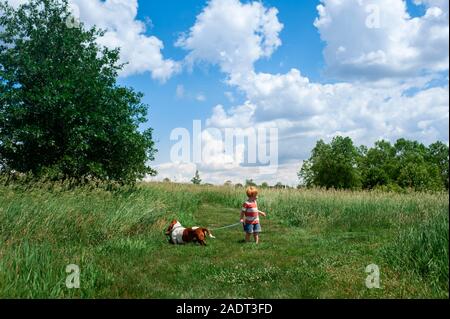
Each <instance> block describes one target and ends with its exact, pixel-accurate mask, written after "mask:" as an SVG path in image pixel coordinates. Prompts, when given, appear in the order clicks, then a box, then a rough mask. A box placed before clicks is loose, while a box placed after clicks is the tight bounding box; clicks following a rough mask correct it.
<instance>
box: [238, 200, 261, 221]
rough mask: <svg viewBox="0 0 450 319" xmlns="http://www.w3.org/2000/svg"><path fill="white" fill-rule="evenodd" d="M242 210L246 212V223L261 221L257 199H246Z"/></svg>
mask: <svg viewBox="0 0 450 319" xmlns="http://www.w3.org/2000/svg"><path fill="white" fill-rule="evenodd" d="M242 212H244V215H245V219H244V220H245V223H246V224H258V223H259V210H258V204H257V203H256V201H246V202H245V203H244V204H243V205H242Z"/></svg>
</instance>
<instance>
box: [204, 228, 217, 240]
mask: <svg viewBox="0 0 450 319" xmlns="http://www.w3.org/2000/svg"><path fill="white" fill-rule="evenodd" d="M202 231H203V234H204V235H205V236H206V235H208V236H209V237H211V238H216V237H214V236H213V234H212V233H211V231H210V230H209V229H208V228H202Z"/></svg>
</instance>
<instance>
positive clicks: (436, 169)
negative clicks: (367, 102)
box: [298, 136, 449, 191]
mask: <svg viewBox="0 0 450 319" xmlns="http://www.w3.org/2000/svg"><path fill="white" fill-rule="evenodd" d="M298 177H299V179H300V182H301V185H304V186H306V187H324V188H327V189H329V188H336V189H375V188H379V189H384V190H399V189H405V188H409V189H414V190H416V191H427V190H432V191H439V190H448V187H449V147H448V145H446V144H444V143H443V142H440V141H437V142H435V143H432V144H430V145H429V146H428V147H427V146H425V145H424V144H422V143H419V142H417V141H411V140H407V139H404V138H401V139H398V140H397V141H396V142H395V143H394V144H391V143H390V142H389V141H385V140H380V141H377V142H376V143H375V145H374V146H373V147H371V148H367V147H366V146H364V145H362V146H359V147H357V146H355V145H354V143H353V141H352V139H351V138H350V137H342V136H336V137H334V138H333V140H332V141H331V142H330V143H325V142H324V141H323V140H319V141H318V142H317V143H316V146H315V147H314V149H313V150H312V152H311V157H310V158H309V159H308V160H306V161H304V163H303V165H302V167H301V169H300V171H299V172H298Z"/></svg>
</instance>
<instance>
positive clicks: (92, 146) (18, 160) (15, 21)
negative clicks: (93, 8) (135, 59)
mask: <svg viewBox="0 0 450 319" xmlns="http://www.w3.org/2000/svg"><path fill="white" fill-rule="evenodd" d="M102 34H103V32H102V31H100V30H98V29H96V28H91V29H87V28H85V27H84V25H83V24H82V23H80V24H74V23H73V18H72V17H71V16H70V11H69V8H68V4H67V1H66V0H61V1H57V0H31V1H29V2H28V3H27V4H24V5H22V6H20V7H19V8H18V9H13V8H12V7H10V6H8V4H7V3H5V2H1V1H0V165H1V170H3V171H5V170H6V171H18V172H32V173H33V174H36V175H41V174H44V173H47V174H48V173H49V172H52V173H53V174H54V176H56V177H57V178H68V177H70V178H76V179H82V178H89V177H95V178H100V179H103V180H116V181H120V182H134V181H135V180H136V179H138V178H142V177H143V176H144V175H145V174H155V171H154V170H153V169H151V168H150V167H149V166H148V162H149V161H151V160H153V156H154V153H155V151H156V150H155V148H154V142H153V140H152V130H151V129H147V130H143V131H140V130H139V127H140V125H141V124H143V123H144V122H146V121H147V119H146V115H147V106H146V105H145V104H143V103H142V102H141V100H142V97H143V96H142V94H141V93H137V92H135V91H134V90H133V89H131V88H127V87H122V86H119V85H118V84H117V82H116V79H117V75H118V71H120V70H121V68H122V67H123V65H119V64H118V60H119V54H120V52H119V50H118V49H115V50H110V49H107V48H105V47H101V46H99V45H98V44H97V41H96V40H97V38H98V37H100V36H102Z"/></svg>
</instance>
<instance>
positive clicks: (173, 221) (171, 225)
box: [166, 219, 177, 235]
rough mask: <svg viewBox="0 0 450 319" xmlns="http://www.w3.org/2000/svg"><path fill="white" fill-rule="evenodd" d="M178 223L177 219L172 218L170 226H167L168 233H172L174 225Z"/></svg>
mask: <svg viewBox="0 0 450 319" xmlns="http://www.w3.org/2000/svg"><path fill="white" fill-rule="evenodd" d="M176 223H177V221H176V220H175V219H174V220H172V222H171V223H170V225H169V227H167V229H166V235H170V232H171V231H172V229H173V226H174V225H175V224H176Z"/></svg>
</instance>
